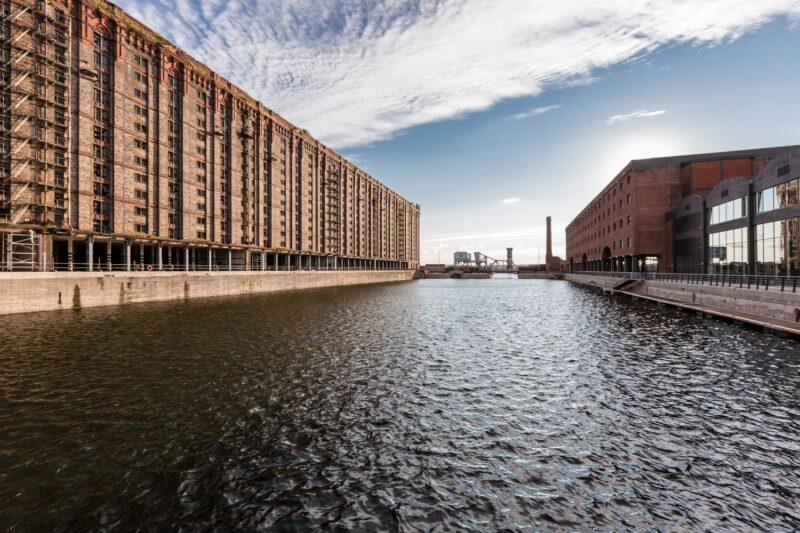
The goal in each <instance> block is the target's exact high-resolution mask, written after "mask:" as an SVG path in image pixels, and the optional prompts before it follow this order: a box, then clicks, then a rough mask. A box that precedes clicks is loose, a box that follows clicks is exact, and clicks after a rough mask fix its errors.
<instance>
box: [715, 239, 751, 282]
mask: <svg viewBox="0 0 800 533" xmlns="http://www.w3.org/2000/svg"><path fill="white" fill-rule="evenodd" d="M708 273H709V274H747V273H748V271H747V228H737V229H732V230H729V231H720V232H717V233H710V234H709V235H708Z"/></svg>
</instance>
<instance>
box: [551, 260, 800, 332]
mask: <svg viewBox="0 0 800 533" xmlns="http://www.w3.org/2000/svg"><path fill="white" fill-rule="evenodd" d="M642 277H643V278H644V279H635V278H634V277H633V276H632V275H631V274H630V273H621V272H613V273H612V272H585V273H579V274H567V275H566V279H567V280H568V281H572V282H575V283H580V284H583V285H589V286H595V287H599V288H601V289H603V290H604V291H607V292H609V293H612V294H622V295H626V296H630V297H633V298H639V299H642V300H647V301H650V302H654V303H657V304H659V305H668V306H672V307H677V308H680V309H685V310H687V311H694V312H696V313H698V314H702V315H706V316H713V317H717V318H722V319H726V320H731V321H733V322H737V323H742V324H748V325H750V326H754V327H758V328H762V329H763V330H764V331H767V332H773V333H779V334H787V335H792V336H796V337H800V283H798V282H797V280H795V279H794V278H784V279H783V280H780V279H778V278H765V277H763V276H761V277H756V276H752V277H748V276H712V275H690V276H681V275H679V274H655V275H650V279H648V275H644V276H642ZM748 278H749V279H748ZM748 282H749V287H750V288H747V287H748Z"/></svg>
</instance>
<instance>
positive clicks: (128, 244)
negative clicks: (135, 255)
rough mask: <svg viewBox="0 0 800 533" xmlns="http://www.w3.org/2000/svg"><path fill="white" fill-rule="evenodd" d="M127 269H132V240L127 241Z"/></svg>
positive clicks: (128, 270) (127, 270)
mask: <svg viewBox="0 0 800 533" xmlns="http://www.w3.org/2000/svg"><path fill="white" fill-rule="evenodd" d="M125 271H126V272H130V271H131V241H125Z"/></svg>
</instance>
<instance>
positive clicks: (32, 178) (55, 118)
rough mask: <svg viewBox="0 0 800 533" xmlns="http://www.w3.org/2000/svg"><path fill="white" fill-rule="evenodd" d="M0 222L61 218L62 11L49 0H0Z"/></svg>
mask: <svg viewBox="0 0 800 533" xmlns="http://www.w3.org/2000/svg"><path fill="white" fill-rule="evenodd" d="M0 2H2V3H0V6H2V7H1V8H0V11H2V13H0V15H2V18H0V99H2V102H0V103H1V104H2V105H0V109H1V111H0V222H6V223H10V224H39V225H41V224H48V223H49V224H57V225H60V224H62V223H63V221H64V215H65V212H66V200H67V189H66V183H65V181H66V180H65V176H66V168H67V161H66V159H67V140H68V139H67V138H68V129H67V122H66V117H67V114H68V112H67V105H68V102H67V98H68V96H67V95H68V90H67V83H68V77H69V67H68V64H69V45H68V40H69V32H68V28H67V26H66V24H67V23H66V16H65V15H64V13H63V12H60V11H58V12H56V11H55V10H54V9H53V7H52V5H51V4H50V2H49V1H44V0H18V1H15V0H12V1H9V0H4V1H3V0H0Z"/></svg>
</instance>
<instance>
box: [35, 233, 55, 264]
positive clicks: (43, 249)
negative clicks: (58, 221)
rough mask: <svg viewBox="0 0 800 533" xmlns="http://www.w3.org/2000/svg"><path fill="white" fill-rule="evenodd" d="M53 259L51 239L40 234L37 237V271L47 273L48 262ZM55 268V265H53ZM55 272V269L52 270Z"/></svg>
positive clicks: (46, 235)
mask: <svg viewBox="0 0 800 533" xmlns="http://www.w3.org/2000/svg"><path fill="white" fill-rule="evenodd" d="M52 257H53V237H52V236H51V235H48V234H45V233H42V234H41V235H40V236H39V270H40V271H42V272H47V271H48V270H49V267H48V261H49V260H50V258H52ZM53 266H54V267H55V265H53ZM54 270H55V268H54Z"/></svg>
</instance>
